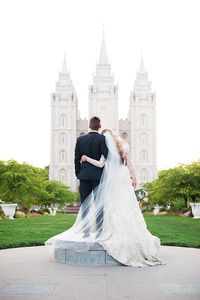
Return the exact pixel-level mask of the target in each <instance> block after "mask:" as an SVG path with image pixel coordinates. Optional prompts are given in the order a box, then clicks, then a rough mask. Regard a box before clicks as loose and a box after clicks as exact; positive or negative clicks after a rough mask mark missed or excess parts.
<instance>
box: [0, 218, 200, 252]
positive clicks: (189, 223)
mask: <svg viewBox="0 0 200 300" xmlns="http://www.w3.org/2000/svg"><path fill="white" fill-rule="evenodd" d="M75 219H76V215H68V214H67V215H66V214H65V215H57V216H55V217H53V216H39V217H30V218H17V219H15V220H2V221H0V249H6V248H13V247H24V246H38V245H44V242H45V241H46V240H47V239H48V238H50V237H52V236H53V235H56V234H58V233H60V232H63V231H64V230H67V229H68V228H70V227H71V226H72V225H73V223H74V221H75ZM145 220H146V223H147V226H148V229H149V231H150V232H151V233H152V234H153V235H156V236H158V237H159V238H160V239H161V243H162V245H172V246H182V247H193V248H200V219H196V220H194V219H192V218H186V217H179V216H152V215H146V216H145Z"/></svg>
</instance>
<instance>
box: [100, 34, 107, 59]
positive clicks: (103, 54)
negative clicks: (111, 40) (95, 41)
mask: <svg viewBox="0 0 200 300" xmlns="http://www.w3.org/2000/svg"><path fill="white" fill-rule="evenodd" d="M99 65H108V57H107V52H106V44H105V38H104V30H103V37H102V43H101V51H100V56H99Z"/></svg>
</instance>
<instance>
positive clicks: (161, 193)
mask: <svg viewBox="0 0 200 300" xmlns="http://www.w3.org/2000/svg"><path fill="white" fill-rule="evenodd" d="M145 187H146V188H147V191H148V199H149V201H150V203H152V204H155V203H159V204H163V205H166V204H167V203H168V202H171V203H175V202H176V201H177V200H182V202H183V206H185V207H187V206H188V202H189V201H190V200H192V201H194V202H195V201H198V200H199V198H200V162H193V163H192V164H188V165H186V164H182V165H179V166H177V167H176V168H172V169H168V170H162V171H160V172H159V175H158V178H157V179H156V180H154V181H153V182H150V183H146V184H145Z"/></svg>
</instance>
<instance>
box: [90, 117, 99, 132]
mask: <svg viewBox="0 0 200 300" xmlns="http://www.w3.org/2000/svg"><path fill="white" fill-rule="evenodd" d="M89 127H90V129H92V130H99V129H100V128H101V120H100V119H99V118H98V117H92V118H91V119H90V123H89Z"/></svg>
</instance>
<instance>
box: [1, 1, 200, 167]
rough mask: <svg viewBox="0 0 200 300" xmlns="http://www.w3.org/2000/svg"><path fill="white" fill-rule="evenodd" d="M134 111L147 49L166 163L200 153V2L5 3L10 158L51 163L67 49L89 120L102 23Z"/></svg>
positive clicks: (123, 98) (123, 99)
mask: <svg viewBox="0 0 200 300" xmlns="http://www.w3.org/2000/svg"><path fill="white" fill-rule="evenodd" d="M103 24H104V28H105V40H106V47H107V52H108V58H109V61H111V66H112V71H113V72H114V75H115V82H116V83H118V85H119V105H120V107H119V112H120V117H122V118H125V117H126V115H127V110H128V104H129V96H130V93H131V89H132V87H133V83H134V80H135V76H136V72H137V71H138V68H139V62H140V53H141V51H143V56H144V63H145V68H146V70H147V71H148V74H149V78H150V80H151V82H152V87H153V91H154V90H155V91H156V93H157V148H158V168H159V169H163V168H167V167H171V166H174V165H175V164H176V163H187V162H191V161H194V160H197V159H199V158H200V133H199V131H200V121H199V119H200V118H199V113H200V43H199V34H200V33H199V28H200V17H199V1H198V0H197V1H195V0H188V1H184V0H181V1H179V0H173V1H170V0H165V1H164V0H147V1H145V0H138V1H134V0H131V1H129V0H123V1H120V0H119V1H117V0H107V1H104V0H99V1H97V0H84V1H83V0H80V1H78V0H68V1H67V0H65V1H61V0H55V1H54V0H53V1H51V0H48V1H46V0H40V1H36V0H33V1H32V0H25V1H22V0H15V1H14V0H13V1H11V0H4V1H3V0H2V1H1V2H0V42H1V46H0V160H8V159H11V158H12V159H16V160H18V161H20V162H23V161H26V162H29V163H31V164H34V165H36V166H41V167H43V166H46V165H48V164H49V160H50V104H51V101H50V94H51V92H52V91H54V89H55V81H56V80H57V79H58V72H59V71H60V70H61V67H62V62H63V56H64V51H66V58H67V66H68V69H69V70H70V73H71V77H72V81H73V83H74V86H75V89H76V92H77V96H78V101H79V109H80V111H81V116H82V117H85V116H86V117H87V113H88V85H89V84H90V83H92V74H93V73H94V72H95V66H96V62H97V61H98V58H99V52H100V45H101V39H102V28H103Z"/></svg>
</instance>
